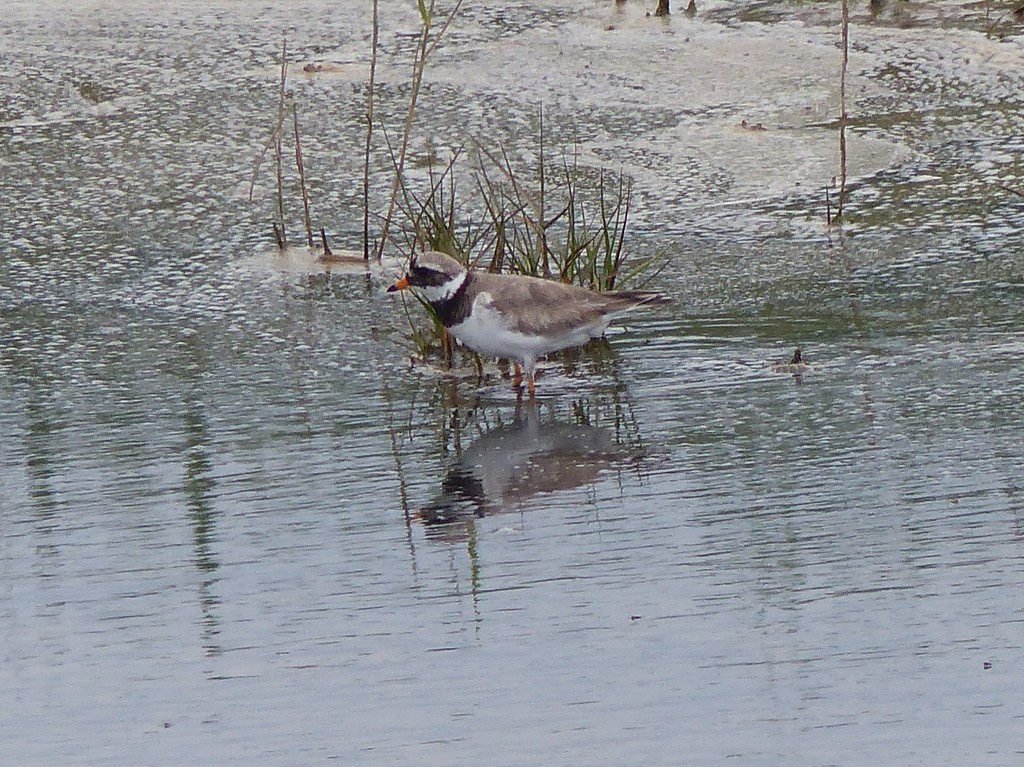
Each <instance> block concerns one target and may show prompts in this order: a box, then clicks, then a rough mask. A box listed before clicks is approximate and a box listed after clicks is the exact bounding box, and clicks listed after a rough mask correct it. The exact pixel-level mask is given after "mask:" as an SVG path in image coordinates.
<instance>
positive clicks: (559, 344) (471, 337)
mask: <svg viewBox="0 0 1024 767" xmlns="http://www.w3.org/2000/svg"><path fill="white" fill-rule="evenodd" d="M491 301H492V298H491V294H490V293H487V292H483V293H481V294H480V295H478V296H477V297H476V300H475V301H473V310H472V312H470V314H469V316H468V317H466V319H465V320H463V321H462V322H461V323H459V324H458V325H453V326H452V327H451V328H449V330H450V331H451V334H452V335H453V336H455V338H456V339H457V340H458V341H459V342H460V343H462V344H464V345H466V346H468V347H469V348H470V349H472V350H473V351H475V352H477V353H479V354H482V355H484V356H485V357H505V358H512V359H518V360H522V361H524V362H526V363H527V365H530V364H531V362H532V361H533V360H536V359H537V358H538V357H543V356H544V355H545V354H550V353H551V352H554V351H558V350H559V349H566V348H568V347H570V346H579V345H580V344H584V343H586V342H587V341H588V340H589V339H591V338H594V337H595V336H599V335H601V334H602V333H603V332H604V330H605V327H606V326H607V322H602V323H600V324H599V325H598V326H589V325H588V326H586V327H579V328H574V329H573V330H572V331H570V332H568V333H561V334H559V335H557V336H553V335H526V334H525V333H520V332H519V331H516V330H513V329H512V326H513V325H514V322H513V321H512V320H513V319H514V318H510V317H507V316H505V315H503V314H501V313H500V312H498V311H496V310H495V309H494V308H493V307H492V303H491Z"/></svg>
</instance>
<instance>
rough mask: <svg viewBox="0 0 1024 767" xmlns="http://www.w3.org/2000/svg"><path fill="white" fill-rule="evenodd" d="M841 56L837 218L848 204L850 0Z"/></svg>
mask: <svg viewBox="0 0 1024 767" xmlns="http://www.w3.org/2000/svg"><path fill="white" fill-rule="evenodd" d="M842 7H843V21H842V32H841V35H840V39H841V43H840V45H841V49H842V53H841V58H840V69H839V199H838V200H837V202H836V220H839V221H841V220H842V218H843V207H844V206H845V204H846V69H847V66H848V64H849V61H850V1H849V0H843V5H842Z"/></svg>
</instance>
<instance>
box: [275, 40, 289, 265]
mask: <svg viewBox="0 0 1024 767" xmlns="http://www.w3.org/2000/svg"><path fill="white" fill-rule="evenodd" d="M287 54H288V38H287V37H285V38H283V39H282V41H281V86H280V88H279V89H278V98H277V135H276V136H275V138H274V164H275V167H276V168H277V217H278V222H279V223H280V225H281V249H282V250H284V249H285V248H286V247H288V235H287V234H286V233H285V228H284V176H283V173H282V169H281V134H282V133H283V132H284V84H285V78H286V77H287V74H288V58H287Z"/></svg>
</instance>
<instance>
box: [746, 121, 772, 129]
mask: <svg viewBox="0 0 1024 767" xmlns="http://www.w3.org/2000/svg"><path fill="white" fill-rule="evenodd" d="M740 127H741V128H744V129H745V130H768V129H767V128H766V127H764V124H763V123H748V122H747V121H746V120H740Z"/></svg>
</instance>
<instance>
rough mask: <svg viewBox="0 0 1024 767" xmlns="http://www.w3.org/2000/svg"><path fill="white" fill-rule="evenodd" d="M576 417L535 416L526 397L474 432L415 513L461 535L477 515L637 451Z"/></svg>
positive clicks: (590, 475) (590, 477)
mask: <svg viewBox="0 0 1024 767" xmlns="http://www.w3.org/2000/svg"><path fill="white" fill-rule="evenodd" d="M578 420H579V421H580V422H578V423H566V422H561V421H558V420H555V419H554V418H553V417H552V416H549V417H545V418H543V419H542V417H541V415H540V412H539V410H538V407H537V404H536V403H535V402H533V403H529V404H526V405H523V406H522V407H521V408H520V409H519V410H518V411H517V413H516V418H515V420H514V421H513V422H512V423H511V424H509V425H506V426H499V427H497V428H495V429H492V430H491V431H489V432H487V433H486V434H484V435H483V436H482V437H480V438H479V439H478V440H476V441H475V442H474V443H473V444H471V445H470V446H469V447H468V448H467V449H465V450H464V451H463V452H462V455H461V457H460V458H459V460H458V461H457V462H456V463H455V464H454V465H453V466H451V467H450V468H449V470H448V472H447V474H446V475H445V477H444V479H443V480H442V482H441V491H440V493H439V494H438V496H437V497H436V498H435V499H434V500H433V501H432V502H431V503H429V504H427V505H426V506H425V507H423V508H422V509H420V511H419V512H418V514H417V515H416V516H417V518H418V519H419V520H420V521H421V522H423V523H424V525H426V527H427V534H428V535H429V536H431V537H435V538H444V539H446V540H460V539H462V538H464V537H465V535H466V533H467V529H466V528H467V525H468V524H471V523H472V522H473V521H474V520H475V519H477V518H479V517H484V516H488V515H491V514H500V513H505V512H518V511H525V510H527V509H528V508H529V506H530V503H531V501H532V500H533V499H534V498H535V497H536V496H538V495H540V494H544V493H554V492H558V491H564V490H570V489H572V488H576V487H581V486H583V485H586V484H589V483H592V482H594V481H595V480H596V479H597V477H598V475H599V474H600V473H601V472H602V471H604V470H606V469H609V468H612V467H614V466H618V465H622V464H624V463H628V462H630V461H632V460H634V459H638V458H639V457H640V455H639V451H638V450H637V449H635V448H624V447H622V446H620V445H619V444H618V443H617V442H616V440H615V436H614V434H613V432H612V431H610V430H609V429H607V428H602V427H598V426H593V425H589V424H588V423H586V419H583V418H580V419H578Z"/></svg>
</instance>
